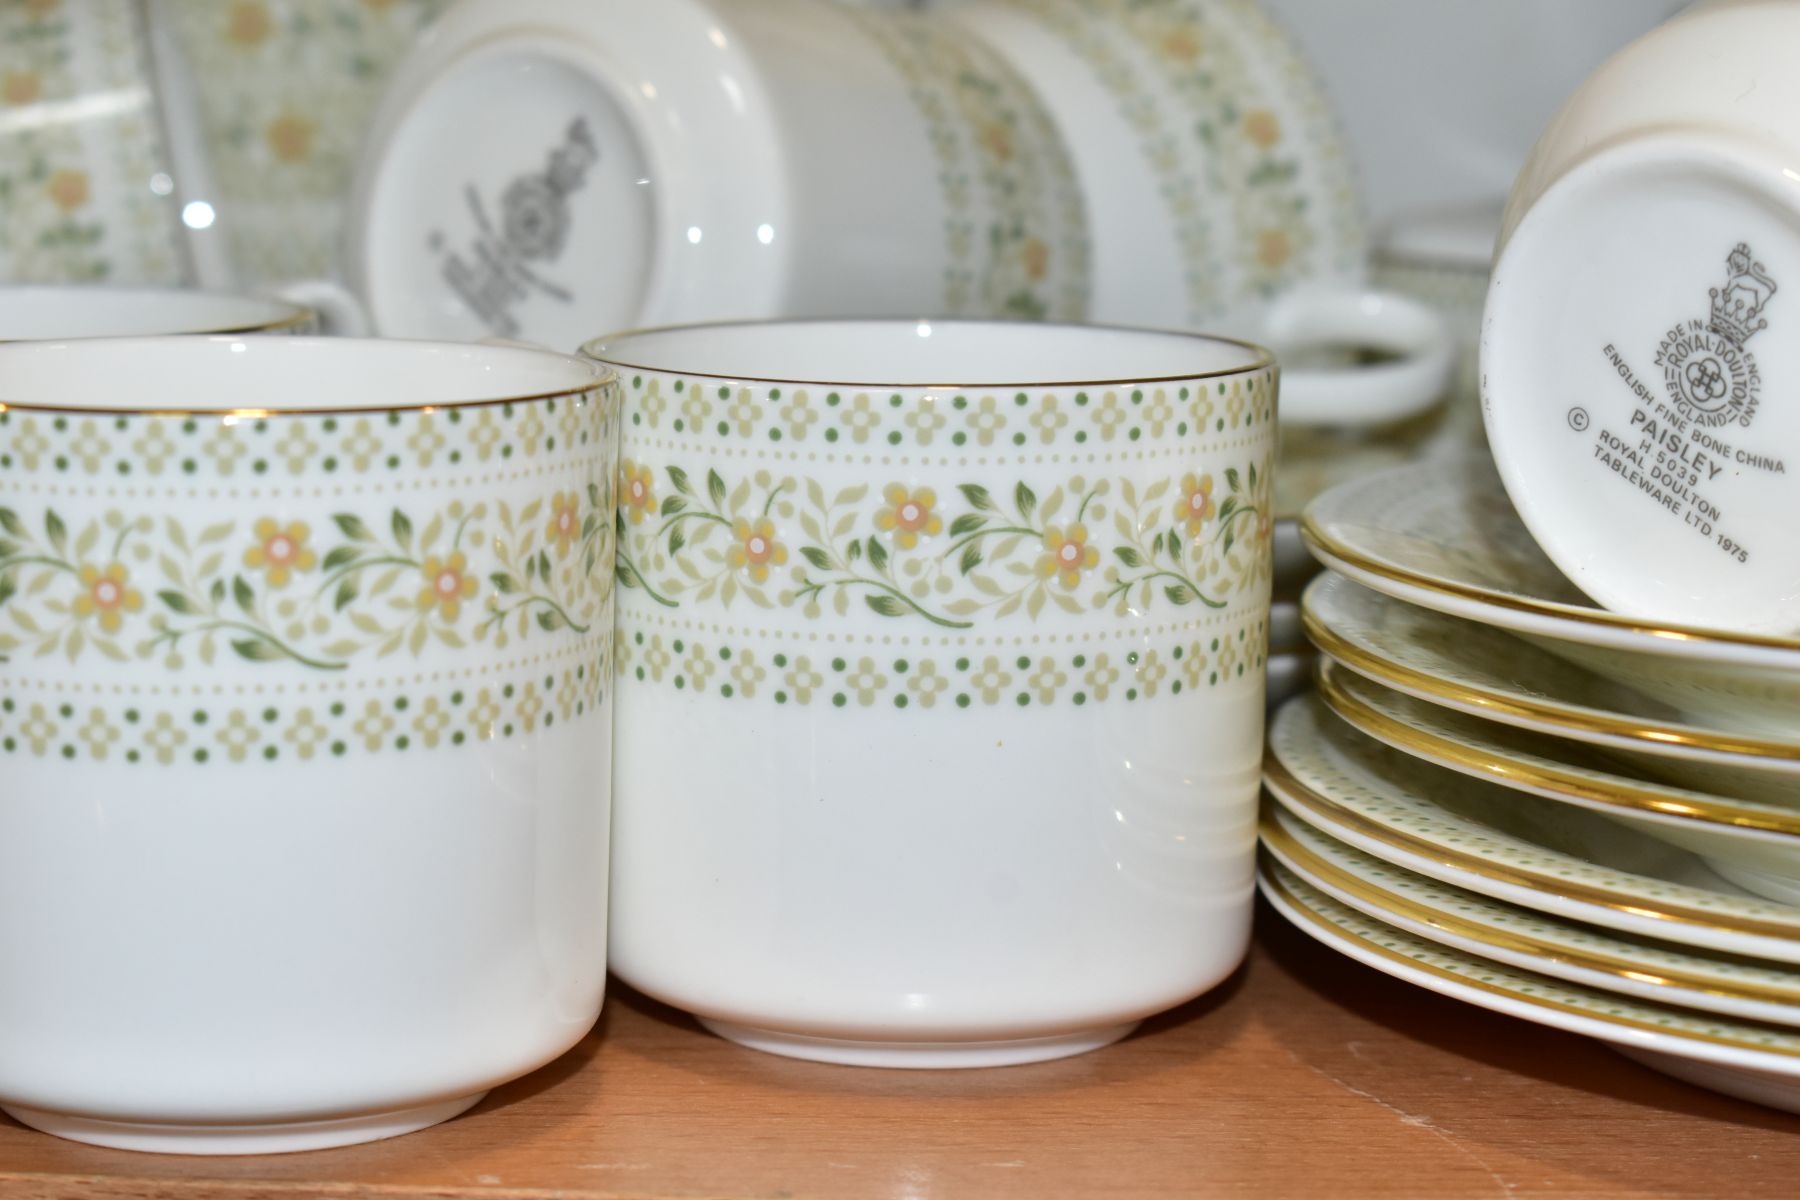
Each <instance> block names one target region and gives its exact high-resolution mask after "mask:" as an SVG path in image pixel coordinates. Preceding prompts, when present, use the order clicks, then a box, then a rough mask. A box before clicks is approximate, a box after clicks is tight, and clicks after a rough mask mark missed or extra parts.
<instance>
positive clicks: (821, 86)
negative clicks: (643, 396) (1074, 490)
mask: <svg viewBox="0 0 1800 1200" xmlns="http://www.w3.org/2000/svg"><path fill="white" fill-rule="evenodd" d="M1087 237H1088V230H1087V224H1086V219H1085V214H1084V211H1083V207H1082V198H1081V193H1080V190H1079V187H1078V186H1077V185H1076V183H1075V178H1074V172H1073V168H1072V165H1071V163H1070V161H1069V158H1068V153H1067V150H1066V148H1065V146H1064V144H1063V141H1062V138H1061V135H1060V134H1059V132H1058V131H1057V130H1056V128H1055V127H1054V126H1053V124H1052V123H1051V121H1050V119H1049V117H1048V115H1047V113H1046V112H1045V110H1044V107H1043V105H1042V103H1041V101H1040V99H1039V98H1038V97H1037V96H1036V94H1035V93H1034V92H1033V91H1032V90H1031V89H1030V88H1029V87H1027V86H1026V85H1025V83H1024V81H1023V80H1021V79H1020V78H1019V77H1018V76H1017V75H1016V73H1014V72H1013V71H1012V69H1011V68H1009V67H1008V66H1007V65H1006V63H1005V61H1004V60H1003V59H1002V58H1000V57H999V56H998V55H997V54H996V53H995V52H994V51H993V50H991V49H989V48H988V47H986V46H984V45H983V44H981V43H979V42H977V41H974V40H972V39H970V38H968V37H966V36H964V35H962V34H961V33H960V31H959V30H958V29H957V28H955V27H954V26H950V25H947V24H946V23H945V22H943V21H942V20H939V19H937V18H935V17H933V16H931V15H929V14H917V13H907V12H891V11H890V12H884V11H879V10H877V9H873V8H868V9H856V8H853V7H850V6H845V5H838V4H832V3H827V2H825V0H658V2H657V3H655V4H650V5H646V4H644V3H642V2H641V0H581V2H570V0H464V2H463V3H460V4H457V5H455V6H453V7H452V8H451V9H450V10H449V11H447V12H446V13H445V14H444V16H443V17H442V18H441V20H440V21H439V22H438V23H437V24H436V25H435V26H434V27H433V29H432V31H431V33H430V34H429V36H427V37H426V38H425V39H423V40H422V41H421V42H420V43H419V45H418V46H417V47H416V49H415V51H414V53H413V54H412V55H411V56H410V57H409V58H407V59H406V60H405V61H404V62H402V63H401V64H400V65H399V67H398V68H397V70H396V72H395V76H394V81H393V84H392V86H391V87H390V89H389V93H388V95H387V97H386V99H385V100H384V101H383V104H382V107H381V109H380V111H379V112H378V114H377V116H376V119H375V121H374V124H373V127H372V130H371V133H370V136H369V139H368V141H367V143H366V146H365V149H364V153H363V160H362V163H361V166H360V168H359V171H358V178H357V183H356V187H355V189H354V195H353V197H352V200H351V204H350V212H349V269H350V272H351V276H352V281H353V283H354V284H355V286H356V289H357V291H358V292H359V294H361V295H362V296H363V297H364V299H365V300H366V301H367V303H368V306H369V310H370V316H371V319H372V322H373V325H374V327H375V328H376V329H378V330H380V331H381V332H383V333H385V334H390V335H398V336H422V335H430V336H452V337H464V338H475V337H482V336H499V337H505V338H523V339H527V340H530V341H534V342H539V343H542V344H545V345H552V346H558V347H565V348H572V347H574V346H575V345H577V344H579V343H580V342H581V341H582V340H583V339H585V338H587V337H589V336H591V335H592V333H593V331H594V330H595V329H596V328H607V327H609V326H610V327H615V328H616V327H623V326H631V325H639V324H648V323H658V322H668V321H678V320H679V321H689V320H697V319H706V318H722V317H742V316H772V315H776V314H781V313H832V314H845V315H855V314H871V313H884V312H894V311H901V312H909V313H910V312H916V311H925V312H942V313H946V314H952V315H954V314H973V315H999V314H1008V315H1012V316H1017V317H1031V316H1052V317H1061V318H1069V319H1073V318H1079V317H1080V316H1082V315H1083V314H1084V313H1085V312H1086V305H1087V292H1088V283H1089V280H1088V262H1087Z"/></svg>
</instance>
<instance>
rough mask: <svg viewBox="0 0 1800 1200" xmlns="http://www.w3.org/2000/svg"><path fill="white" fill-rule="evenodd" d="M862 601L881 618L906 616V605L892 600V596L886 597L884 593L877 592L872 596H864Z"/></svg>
mask: <svg viewBox="0 0 1800 1200" xmlns="http://www.w3.org/2000/svg"><path fill="white" fill-rule="evenodd" d="M863 599H864V600H865V601H866V602H867V603H868V605H869V607H870V608H872V609H874V610H875V611H876V612H877V613H879V614H880V615H881V616H884V617H904V616H905V615H906V611H907V610H906V605H904V604H902V603H900V601H898V600H896V599H894V598H893V597H892V596H889V595H887V594H886V593H885V592H878V593H876V594H875V595H872V596H864V597H863Z"/></svg>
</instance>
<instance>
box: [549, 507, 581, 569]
mask: <svg viewBox="0 0 1800 1200" xmlns="http://www.w3.org/2000/svg"><path fill="white" fill-rule="evenodd" d="M580 534H581V502H580V501H579V500H577V499H576V496H575V493H574V492H558V493H556V495H554V496H552V497H550V523H549V524H548V525H546V526H545V527H544V537H545V538H546V539H548V540H549V541H552V542H555V543H556V554H557V557H559V558H567V557H568V556H569V544H570V543H571V542H573V541H574V540H575V539H576V538H577V537H579V536H580Z"/></svg>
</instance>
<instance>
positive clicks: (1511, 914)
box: [1261, 808, 1800, 1026]
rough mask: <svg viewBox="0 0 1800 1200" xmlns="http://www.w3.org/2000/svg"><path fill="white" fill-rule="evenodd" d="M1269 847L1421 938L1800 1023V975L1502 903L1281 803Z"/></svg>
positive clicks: (1577, 979)
mask: <svg viewBox="0 0 1800 1200" xmlns="http://www.w3.org/2000/svg"><path fill="white" fill-rule="evenodd" d="M1261 832H1262V845H1263V849H1264V851H1265V852H1266V853H1268V854H1270V855H1273V856H1274V858H1275V859H1276V861H1278V862H1280V863H1281V865H1282V866H1284V867H1286V868H1287V869H1288V870H1290V871H1292V872H1293V873H1294V874H1296V875H1298V876H1299V877H1300V878H1301V879H1302V880H1304V881H1305V882H1306V883H1307V884H1308V885H1310V886H1312V887H1315V888H1317V889H1319V890H1320V891H1322V892H1324V893H1325V894H1326V895H1328V896H1330V897H1331V898H1332V899H1333V900H1335V901H1337V902H1338V903H1340V904H1345V905H1348V906H1349V907H1351V908H1354V909H1356V910H1357V911H1358V912H1360V913H1362V914H1363V915H1364V916H1369V917H1373V918H1375V919H1376V920H1378V921H1383V922H1386V923H1387V924H1389V925H1393V926H1395V927H1396V928H1399V929H1403V930H1405V931H1406V932H1407V933H1410V934H1412V935H1414V936H1415V937H1420V938H1424V939H1425V940H1426V941H1429V942H1436V943H1437V944H1438V945H1440V946H1448V947H1450V948H1451V949H1453V950H1459V951H1461V952H1463V953H1465V954H1476V955H1480V956H1481V957H1482V958H1489V959H1493V960H1495V961H1496V962H1503V963H1506V964H1507V965H1509V966H1514V967H1520V968H1523V969H1525V970H1528V971H1536V972H1538V973H1539V974H1543V975H1549V976H1552V977H1553V978H1556V979H1562V980H1565V981H1567V982H1570V983H1577V984H1581V985H1583V986H1585V987H1592V988H1598V989H1600V990H1601V991H1608V992H1618V993H1620V994H1622V995H1628V996H1634V997H1636V998H1638V999H1640V1000H1651V1001H1655V1002H1657V1003H1661V1004H1678V1005H1680V1006H1682V1007H1683V1008H1693V1009H1699V1010H1701V1011H1703V1012H1711V1013H1718V1014H1720V1015H1722V1016H1728V1017H1736V1018H1739V1019H1741V1020H1745V1021H1768V1022H1771V1023H1773V1024H1776V1025H1791V1026H1800V971H1794V970H1789V969H1784V968H1781V967H1777V966H1773V965H1770V964H1767V963H1761V962H1757V961H1755V960H1754V959H1742V958H1729V957H1713V956H1711V955H1702V954H1694V953H1691V952H1689V951H1685V950H1682V949H1680V948H1678V947H1675V946H1669V945H1665V944H1664V943H1661V942H1656V941H1652V940H1650V939H1648V938H1625V937H1620V936H1618V935H1616V934H1610V933H1607V932H1605V931H1604V930H1599V929H1592V928H1590V927H1588V926H1586V925H1582V924H1579V923H1578V922H1574V921H1563V920H1559V919H1557V918H1556V917H1550V916H1545V915H1544V914H1543V913H1538V912H1533V911H1531V910H1530V909H1526V908H1520V907H1518V906H1517V905H1513V904H1503V903H1501V902H1500V901H1498V900H1490V899H1488V898H1486V897H1485V896H1478V895H1476V894H1475V893H1474V892H1469V891H1465V890H1464V889H1462V888H1456V887H1451V886H1449V885H1448V884H1442V883H1438V882H1437V881H1435V880H1432V879H1427V878H1426V877H1425V876H1423V875H1419V874H1417V873H1416V872H1413V871H1408V870H1406V869H1404V868H1402V867H1396V866H1394V865H1393V864H1391V863H1385V862H1382V861H1381V860H1380V859H1378V858H1373V857H1371V856H1369V855H1367V854H1364V853H1362V852H1361V851H1359V850H1356V849H1354V848H1352V847H1350V846H1346V845H1345V844H1344V843H1342V842H1340V841H1338V840H1336V839H1335V838H1332V837H1330V836H1328V835H1326V834H1323V833H1320V832H1319V831H1318V830H1316V829H1314V828H1312V827H1311V826H1309V825H1307V824H1306V822H1304V821H1302V820H1300V819H1299V818H1297V817H1295V816H1293V815H1292V814H1290V813H1287V812H1284V811H1282V810H1280V809H1276V808H1265V810H1264V812H1263V820H1262V831H1261Z"/></svg>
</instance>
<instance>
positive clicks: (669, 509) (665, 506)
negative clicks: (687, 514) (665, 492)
mask: <svg viewBox="0 0 1800 1200" xmlns="http://www.w3.org/2000/svg"><path fill="white" fill-rule="evenodd" d="M671 469H673V468H671ZM687 506H688V502H687V501H686V500H683V499H682V498H681V497H680V496H664V497H663V502H662V515H663V516H665V517H672V516H674V515H675V514H676V513H678V512H681V511H682V510H684V509H685V508H687Z"/></svg>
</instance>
